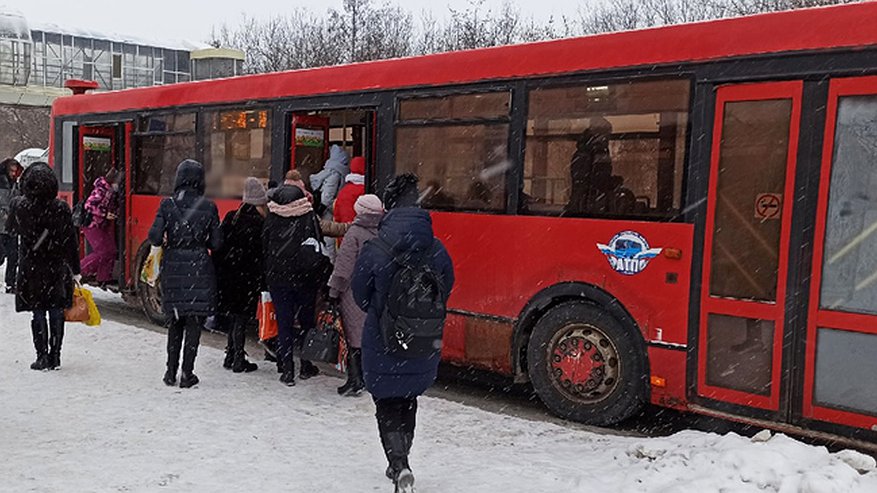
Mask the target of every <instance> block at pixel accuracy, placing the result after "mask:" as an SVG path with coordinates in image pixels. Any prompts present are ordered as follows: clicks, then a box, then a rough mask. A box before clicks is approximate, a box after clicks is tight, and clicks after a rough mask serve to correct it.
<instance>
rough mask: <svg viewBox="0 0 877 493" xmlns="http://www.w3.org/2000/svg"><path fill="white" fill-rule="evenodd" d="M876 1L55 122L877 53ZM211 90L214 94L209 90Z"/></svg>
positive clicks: (325, 73) (149, 98)
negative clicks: (807, 55)
mask: <svg viewBox="0 0 877 493" xmlns="http://www.w3.org/2000/svg"><path fill="white" fill-rule="evenodd" d="M875 25H877V2H865V3H853V4H845V5H837V6H830V7H816V8H810V9H801V10H795V11H787V12H774V13H767V14H758V15H752V16H746V17H737V18H729V19H719V20H711V21H703V22H696V23H690V24H679V25H673V26H664V27H655V28H648V29H640V30H633V31H624V32H616V33H606V34H597V35H592V36H586V37H579V38H568V39H560V40H552V41H541V42H536V43H527V44H519V45H510V46H499V47H492V48H482V49H475V50H466V51H457V52H450V53H439V54H434V55H425V56H417V57H411V58H396V59H390V60H377V61H371V62H362V63H355V64H349V65H337V66H330V67H317V68H308V69H301V70H294V71H288V72H274V73H267V74H257V75H246V76H238V77H231V78H227V79H219V80H216V79H214V80H207V81H197V82H185V83H179V84H169V85H164V86H153V87H147V88H136V89H123V90H121V91H109V92H99V93H92V94H89V95H84V96H68V97H63V98H58V99H56V100H55V103H54V105H53V108H52V112H53V115H56V116H57V115H66V114H78V113H107V112H116V111H126V110H140V109H151V108H161V107H167V106H183V105H197V104H218V103H231V102H236V101H251V100H270V99H280V98H290V97H302V96H315V95H329V94H340V93H356V92H363V91H374V90H386V89H402V88H410V87H434V86H442V85H456V84H466V83H473V82H479V81H484V80H503V79H515V78H525V77H545V76H551V75H558V74H564V73H583V72H593V71H598V70H611V69H619V68H632V67H657V66H660V65H671V64H679V63H691V62H705V61H714V60H721V59H729V58H739V57H744V56H760V55H769V54H778V53H803V52H812V51H816V50H836V49H862V48H864V47H877V29H874V26H875ZM205 88H209V90H204V89H205Z"/></svg>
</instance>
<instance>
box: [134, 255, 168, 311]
mask: <svg viewBox="0 0 877 493" xmlns="http://www.w3.org/2000/svg"><path fill="white" fill-rule="evenodd" d="M148 257H149V245H148V244H144V245H143V246H141V247H140V250H139V251H138V252H137V262H136V264H135V265H136V266H137V269H136V270H135V271H134V285H135V286H136V289H137V297H138V298H139V299H140V306H141V307H142V308H143V313H145V314H146V318H148V319H149V321H150V322H152V323H154V324H156V325H159V326H161V327H167V326H168V325H169V324H170V317H168V316H167V315H165V313H164V310H163V309H162V307H161V282H156V284H155V287H152V286H150V285H149V284H146V283H145V282H141V281H140V272H142V271H143V264H144V263H145V262H146V259H147V258H148ZM159 281H160V279H159Z"/></svg>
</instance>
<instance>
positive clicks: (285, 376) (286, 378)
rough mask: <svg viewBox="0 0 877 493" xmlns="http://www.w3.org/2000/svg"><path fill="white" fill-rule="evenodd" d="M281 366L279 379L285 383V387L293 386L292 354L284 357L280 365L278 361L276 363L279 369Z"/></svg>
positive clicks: (293, 367) (293, 364) (293, 368)
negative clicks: (281, 371) (281, 370)
mask: <svg viewBox="0 0 877 493" xmlns="http://www.w3.org/2000/svg"><path fill="white" fill-rule="evenodd" d="M281 366H282V368H283V373H282V374H281V375H280V381H281V382H283V383H284V384H286V386H287V387H294V386H295V362H294V361H293V360H292V354H290V355H289V356H287V357H286V358H285V361H284V362H283V364H282V365H281V364H280V362H278V364H277V368H278V369H280V368H281Z"/></svg>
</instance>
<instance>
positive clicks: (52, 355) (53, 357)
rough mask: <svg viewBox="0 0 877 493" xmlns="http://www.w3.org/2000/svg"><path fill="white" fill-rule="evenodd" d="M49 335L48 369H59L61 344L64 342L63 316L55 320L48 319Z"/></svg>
mask: <svg viewBox="0 0 877 493" xmlns="http://www.w3.org/2000/svg"><path fill="white" fill-rule="evenodd" d="M49 327H50V332H51V335H50V337H49V369H50V370H58V369H60V368H61V344H62V343H63V342H64V318H63V314H62V315H60V316H59V317H57V318H52V317H51V315H50V318H49Z"/></svg>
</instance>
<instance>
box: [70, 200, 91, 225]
mask: <svg viewBox="0 0 877 493" xmlns="http://www.w3.org/2000/svg"><path fill="white" fill-rule="evenodd" d="M91 220H92V216H91V212H89V211H88V209H86V208H85V200H80V201H79V203H77V204H76V205H75V206H73V226H76V227H77V228H87V227H89V226H91Z"/></svg>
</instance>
